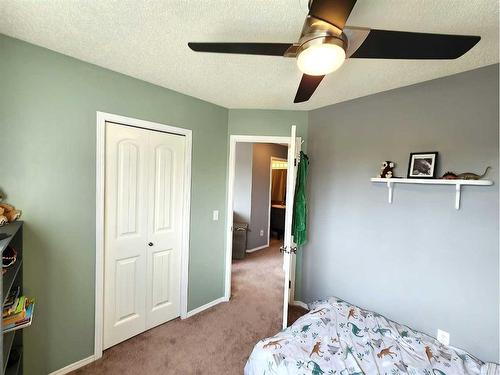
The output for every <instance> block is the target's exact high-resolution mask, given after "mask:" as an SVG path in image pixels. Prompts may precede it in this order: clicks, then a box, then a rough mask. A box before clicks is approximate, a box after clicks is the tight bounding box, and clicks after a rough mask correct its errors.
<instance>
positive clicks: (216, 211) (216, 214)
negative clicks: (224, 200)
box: [212, 210, 219, 221]
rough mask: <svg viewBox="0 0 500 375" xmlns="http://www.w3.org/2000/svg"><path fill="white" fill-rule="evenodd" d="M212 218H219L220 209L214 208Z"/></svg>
mask: <svg viewBox="0 0 500 375" xmlns="http://www.w3.org/2000/svg"><path fill="white" fill-rule="evenodd" d="M212 220H213V221H218V220H219V211H218V210H214V212H213V213H212Z"/></svg>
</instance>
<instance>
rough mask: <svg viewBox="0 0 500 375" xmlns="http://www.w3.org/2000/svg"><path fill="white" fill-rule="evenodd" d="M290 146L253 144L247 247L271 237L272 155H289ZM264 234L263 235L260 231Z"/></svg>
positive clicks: (259, 244) (255, 245)
mask: <svg viewBox="0 0 500 375" xmlns="http://www.w3.org/2000/svg"><path fill="white" fill-rule="evenodd" d="M287 153H288V147H287V146H281V145H275V144H270V143H255V144H254V145H253V162H252V215H251V217H252V218H251V222H250V231H249V232H248V238H247V248H248V249H254V248H256V247H260V246H264V245H266V244H267V240H268V237H269V188H270V181H271V157H272V156H274V157H278V158H285V159H286V157H287ZM261 230H263V231H264V234H263V235H262V236H261V235H260V231H261Z"/></svg>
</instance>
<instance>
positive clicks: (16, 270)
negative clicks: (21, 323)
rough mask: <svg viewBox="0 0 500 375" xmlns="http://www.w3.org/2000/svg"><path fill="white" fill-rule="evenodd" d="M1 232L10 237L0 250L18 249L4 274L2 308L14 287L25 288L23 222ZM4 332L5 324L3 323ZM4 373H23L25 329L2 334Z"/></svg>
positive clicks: (12, 374) (14, 374) (8, 226)
mask: <svg viewBox="0 0 500 375" xmlns="http://www.w3.org/2000/svg"><path fill="white" fill-rule="evenodd" d="M0 233H5V234H7V235H9V237H7V238H5V239H3V240H0V251H1V252H2V254H3V252H4V251H5V250H6V249H7V248H8V247H9V246H10V247H13V248H14V249H15V250H16V251H17V260H16V262H15V263H14V264H13V265H12V266H10V267H8V268H7V272H6V273H5V274H4V275H3V276H2V285H1V289H0V290H2V297H1V298H2V299H1V301H2V310H3V304H4V303H5V299H6V298H7V296H8V295H9V292H10V291H11V290H13V289H14V288H18V287H19V288H20V291H21V293H22V289H23V222H22V221H15V222H13V223H10V224H7V225H4V226H2V227H0ZM2 332H3V325H2ZM1 344H2V345H1V349H2V354H3V355H2V359H1V361H2V363H1V369H2V373H3V374H8V375H18V374H22V373H23V361H22V354H23V348H22V347H23V330H22V329H19V330H16V331H11V332H7V333H3V334H2V341H1Z"/></svg>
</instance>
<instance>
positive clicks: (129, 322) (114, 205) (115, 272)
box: [104, 123, 149, 348]
mask: <svg viewBox="0 0 500 375" xmlns="http://www.w3.org/2000/svg"><path fill="white" fill-rule="evenodd" d="M148 153H149V145H148V134H147V131H145V130H143V129H138V128H133V127H128V126H122V125H117V124H111V123H108V124H106V171H105V175H106V187H105V219H104V221H105V228H104V240H105V254H104V268H105V277H104V296H105V298H104V348H109V347H110V346H113V345H115V344H117V343H119V342H121V341H123V340H126V339H128V338H130V337H132V336H134V335H136V334H138V333H140V332H143V331H144V330H145V327H146V292H145V287H146V267H147V259H146V250H145V249H146V247H147V241H148V226H147V220H148V197H147V194H148V186H149V185H148V173H149V172H148V164H147V163H148Z"/></svg>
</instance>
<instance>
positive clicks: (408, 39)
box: [350, 30, 481, 60]
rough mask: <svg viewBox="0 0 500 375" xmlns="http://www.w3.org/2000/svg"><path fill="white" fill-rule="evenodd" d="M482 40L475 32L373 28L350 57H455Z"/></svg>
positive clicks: (439, 58) (417, 58)
mask: <svg viewBox="0 0 500 375" xmlns="http://www.w3.org/2000/svg"><path fill="white" fill-rule="evenodd" d="M479 40H481V37H479V36H472V35H446V34H426V33H413V32H406V31H389V30H370V32H369V34H368V36H367V37H366V39H365V40H364V41H363V43H362V44H361V45H360V46H359V48H358V49H357V50H356V51H354V52H353V54H352V55H351V56H350V57H351V58H366V59H415V60H425V59H429V60H434V59H435V60H442V59H456V58H458V57H460V56H462V55H463V54H465V53H466V52H467V51H469V50H470V49H471V48H472V47H474V46H475V45H476V44H477V42H479Z"/></svg>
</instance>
